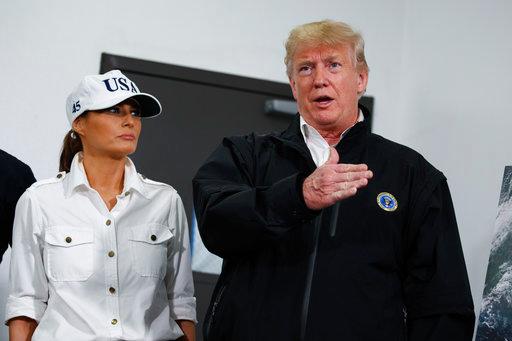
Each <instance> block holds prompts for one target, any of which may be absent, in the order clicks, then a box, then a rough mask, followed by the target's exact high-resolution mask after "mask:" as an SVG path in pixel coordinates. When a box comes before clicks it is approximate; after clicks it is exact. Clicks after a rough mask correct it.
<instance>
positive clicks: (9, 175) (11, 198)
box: [0, 150, 36, 262]
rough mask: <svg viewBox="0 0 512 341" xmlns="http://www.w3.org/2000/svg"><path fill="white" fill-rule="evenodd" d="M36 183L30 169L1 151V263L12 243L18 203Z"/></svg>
mask: <svg viewBox="0 0 512 341" xmlns="http://www.w3.org/2000/svg"><path fill="white" fill-rule="evenodd" d="M34 182H36V179H35V178H34V175H33V174H32V171H31V170H30V167H28V166H27V165H26V164H24V163H23V162H21V161H20V160H18V159H16V158H15V157H14V156H12V155H10V154H7V153H6V152H4V151H3V150H0V262H1V261H2V255H3V254H4V252H5V250H7V247H8V245H9V244H10V243H11V237H12V223H13V221H14V211H15V209H16V203H17V202H18V199H19V198H20V196H21V195H22V194H23V192H25V190H26V189H27V188H28V187H30V185H32V184H33V183H34Z"/></svg>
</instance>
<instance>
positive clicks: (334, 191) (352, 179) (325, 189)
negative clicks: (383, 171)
mask: <svg viewBox="0 0 512 341" xmlns="http://www.w3.org/2000/svg"><path fill="white" fill-rule="evenodd" d="M338 161H339V156H338V152H337V151H336V149H334V148H332V147H331V153H330V154H329V159H328V160H327V161H326V162H325V164H323V165H322V166H320V167H318V168H317V169H316V170H315V171H314V172H313V173H311V175H309V176H308V177H307V178H306V179H305V180H304V184H303V185H302V191H303V194H304V200H305V202H306V206H307V207H308V208H310V209H312V210H319V209H322V208H325V207H328V206H331V205H332V204H334V203H335V202H337V201H340V200H343V199H345V198H348V197H351V196H353V195H355V194H356V193H357V189H358V188H361V187H364V186H366V185H367V184H368V180H369V179H371V178H372V177H373V173H372V171H370V170H368V166H367V165H365V164H358V165H353V164H343V163H340V164H338Z"/></svg>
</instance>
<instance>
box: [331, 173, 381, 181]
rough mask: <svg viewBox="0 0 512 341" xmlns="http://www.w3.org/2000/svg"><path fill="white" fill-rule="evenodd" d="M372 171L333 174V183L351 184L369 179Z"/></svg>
mask: <svg viewBox="0 0 512 341" xmlns="http://www.w3.org/2000/svg"><path fill="white" fill-rule="evenodd" d="M372 177H373V173H372V171H362V172H345V173H335V174H333V175H332V180H333V181H334V182H351V181H355V180H359V179H371V178H372Z"/></svg>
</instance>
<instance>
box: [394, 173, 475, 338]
mask: <svg viewBox="0 0 512 341" xmlns="http://www.w3.org/2000/svg"><path fill="white" fill-rule="evenodd" d="M406 239H407V240H406V244H405V245H407V250H406V256H405V266H406V273H405V281H404V294H405V305H406V311H407V329H408V336H409V338H408V340H410V341H437V340H450V341H471V339H472V336H473V328H474V322H475V315H474V307H473V301H472V297H471V291H470V286H469V281H468V276H467V271H466V265H465V262H464V255H463V252H462V247H461V243H460V238H459V233H458V228H457V222H456V219H455V212H454V209H453V204H452V199H451V196H450V191H449V189H448V184H447V183H446V179H445V178H444V176H443V177H442V179H441V180H439V181H436V183H435V184H432V185H430V186H429V185H428V184H427V185H426V186H425V188H424V189H423V190H422V191H421V193H420V194H419V196H418V197H417V200H415V203H414V206H413V207H412V213H411V220H410V225H409V232H408V235H407V236H406Z"/></svg>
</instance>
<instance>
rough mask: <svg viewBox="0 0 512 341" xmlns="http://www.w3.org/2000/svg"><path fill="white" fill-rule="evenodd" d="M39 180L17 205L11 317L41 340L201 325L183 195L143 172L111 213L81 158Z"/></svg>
mask: <svg viewBox="0 0 512 341" xmlns="http://www.w3.org/2000/svg"><path fill="white" fill-rule="evenodd" d="M80 159H81V155H80V154H77V155H76V156H75V158H74V159H73V163H72V165H71V171H70V172H69V173H68V174H65V173H60V174H59V175H58V176H57V177H56V178H53V179H49V180H44V181H40V182H37V183H35V184H34V185H32V187H30V188H29V189H28V190H27V191H26V192H25V194H23V196H22V197H21V198H20V200H19V202H18V205H17V208H16V218H15V222H14V230H13V245H12V254H11V268H10V278H9V285H10V288H9V297H8V300H7V307H6V320H9V319H11V318H13V317H17V316H27V317H30V318H33V319H34V320H36V321H37V322H38V323H39V325H38V326H37V328H36V330H35V332H34V335H33V337H32V340H33V341H38V340H73V341H80V340H169V339H176V338H178V337H180V336H182V335H183V333H182V331H181V329H180V328H179V326H178V325H177V323H176V322H175V320H181V319H183V320H192V321H195V320H196V313H195V298H194V296H193V294H194V285H193V282H192V272H191V269H190V247H189V235H188V228H187V220H186V215H185V212H184V209H183V204H182V202H181V199H180V197H179V195H178V194H177V192H176V190H174V189H173V188H172V187H171V186H168V185H166V184H163V183H158V182H154V181H151V180H147V179H145V178H144V177H143V176H141V175H140V174H137V172H136V170H135V167H134V165H133V163H132V162H131V161H130V160H129V159H128V160H127V163H126V167H125V178H124V190H123V192H122V194H120V195H118V196H117V203H116V205H115V206H114V207H113V208H112V210H111V211H109V210H108V209H107V207H106V205H105V203H104V202H103V200H102V198H101V197H100V195H99V194H98V192H96V191H95V190H94V189H92V188H91V187H90V186H89V183H88V181H87V177H86V174H85V171H84V168H83V165H82V162H81V160H80Z"/></svg>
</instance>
